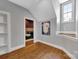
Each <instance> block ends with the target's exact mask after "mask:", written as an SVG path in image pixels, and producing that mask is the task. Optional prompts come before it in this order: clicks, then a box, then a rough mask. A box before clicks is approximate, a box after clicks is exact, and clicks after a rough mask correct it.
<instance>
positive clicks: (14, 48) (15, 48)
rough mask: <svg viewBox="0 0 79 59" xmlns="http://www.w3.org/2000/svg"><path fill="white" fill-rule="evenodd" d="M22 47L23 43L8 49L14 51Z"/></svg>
mask: <svg viewBox="0 0 79 59" xmlns="http://www.w3.org/2000/svg"><path fill="white" fill-rule="evenodd" d="M23 47H25V45H20V46H16V47H13V48H11V49H10V50H9V52H12V51H15V50H17V49H20V48H23Z"/></svg>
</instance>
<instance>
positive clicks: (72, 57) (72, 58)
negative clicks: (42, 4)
mask: <svg viewBox="0 0 79 59" xmlns="http://www.w3.org/2000/svg"><path fill="white" fill-rule="evenodd" d="M36 42H41V43H44V44H47V45H49V46H53V47H56V48H58V49H60V50H62V51H64V52H65V53H66V54H67V55H68V56H69V57H71V59H76V58H75V57H74V56H73V55H72V54H70V53H69V52H68V51H67V50H66V49H65V48H63V47H60V46H58V45H55V44H51V43H48V42H45V41H42V40H34V43H36Z"/></svg>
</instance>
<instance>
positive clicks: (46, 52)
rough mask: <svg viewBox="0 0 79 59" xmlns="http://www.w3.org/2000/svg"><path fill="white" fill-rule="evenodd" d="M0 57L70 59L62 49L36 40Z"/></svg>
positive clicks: (5, 58)
mask: <svg viewBox="0 0 79 59" xmlns="http://www.w3.org/2000/svg"><path fill="white" fill-rule="evenodd" d="M0 59H71V58H70V57H69V56H68V55H67V54H65V53H64V52H63V51H62V50H60V49H57V48H55V47H51V46H48V45H46V44H43V43H40V42H37V43H34V44H32V45H29V46H28V47H24V48H21V49H18V50H16V51H13V52H11V53H8V54H5V55H2V56H0Z"/></svg>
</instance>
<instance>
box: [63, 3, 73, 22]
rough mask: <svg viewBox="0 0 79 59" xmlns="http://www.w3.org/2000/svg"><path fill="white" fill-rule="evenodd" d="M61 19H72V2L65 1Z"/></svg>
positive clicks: (65, 20)
mask: <svg viewBox="0 0 79 59" xmlns="http://www.w3.org/2000/svg"><path fill="white" fill-rule="evenodd" d="M62 21H63V22H70V21H72V3H67V4H64V5H63V6H62Z"/></svg>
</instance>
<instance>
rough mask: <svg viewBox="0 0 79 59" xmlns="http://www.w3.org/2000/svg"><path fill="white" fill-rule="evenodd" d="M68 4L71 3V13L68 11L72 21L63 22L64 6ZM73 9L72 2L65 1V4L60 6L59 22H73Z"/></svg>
mask: <svg viewBox="0 0 79 59" xmlns="http://www.w3.org/2000/svg"><path fill="white" fill-rule="evenodd" d="M69 3H72V11H70V12H72V20H71V21H64V16H63V15H64V14H65V13H64V5H67V4H69ZM73 8H74V5H73V2H72V1H66V2H64V3H62V4H60V21H61V23H65V22H74V18H73V16H74V15H73V14H74V10H73Z"/></svg>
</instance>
